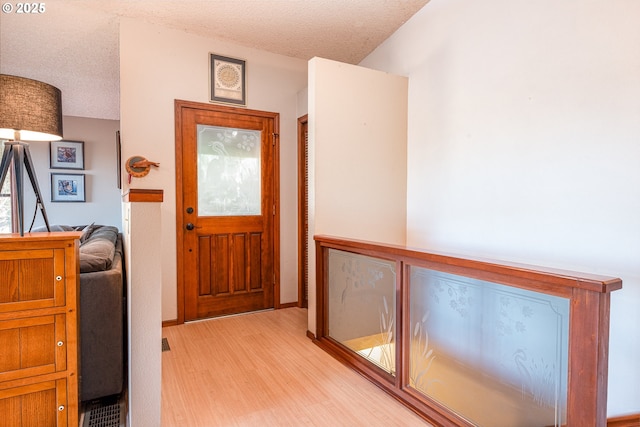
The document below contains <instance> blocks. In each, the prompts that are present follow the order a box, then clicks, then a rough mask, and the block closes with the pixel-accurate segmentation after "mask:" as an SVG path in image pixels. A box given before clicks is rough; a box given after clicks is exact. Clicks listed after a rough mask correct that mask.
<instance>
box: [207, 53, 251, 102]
mask: <svg viewBox="0 0 640 427" xmlns="http://www.w3.org/2000/svg"><path fill="white" fill-rule="evenodd" d="M245 64H246V62H245V61H244V60H242V59H235V58H229V57H226V56H220V55H216V54H213V53H210V54H209V89H210V93H211V102H220V103H223V104H234V105H240V106H244V105H247V82H246V79H245V74H246V71H245Z"/></svg>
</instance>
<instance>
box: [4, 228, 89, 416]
mask: <svg viewBox="0 0 640 427" xmlns="http://www.w3.org/2000/svg"><path fill="white" fill-rule="evenodd" d="M80 235H81V233H79V232H71V233H60V232H55V233H29V234H25V236H24V237H20V235H18V234H4V235H0V427H3V426H11V427H26V426H38V427H50V426H51V427H53V426H55V427H61V426H68V427H76V426H77V425H78V307H79V304H78V297H79V292H78V290H79V286H78V285H79V264H78V247H79V240H78V239H79V237H80Z"/></svg>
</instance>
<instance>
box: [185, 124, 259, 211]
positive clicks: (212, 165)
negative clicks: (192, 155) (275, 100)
mask: <svg viewBox="0 0 640 427" xmlns="http://www.w3.org/2000/svg"><path fill="white" fill-rule="evenodd" d="M197 132H198V216H242V215H260V214H261V203H260V201H261V187H262V184H261V180H260V176H261V173H260V162H261V156H260V150H261V144H260V141H261V132H260V131H258V130H246V129H234V128H226V127H219V126H206V125H198V127H197Z"/></svg>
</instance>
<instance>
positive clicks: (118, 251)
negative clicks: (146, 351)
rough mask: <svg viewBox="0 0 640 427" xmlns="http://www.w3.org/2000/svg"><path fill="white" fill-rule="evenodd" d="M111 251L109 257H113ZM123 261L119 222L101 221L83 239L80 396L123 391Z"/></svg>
mask: <svg viewBox="0 0 640 427" xmlns="http://www.w3.org/2000/svg"><path fill="white" fill-rule="evenodd" d="M111 245H112V246H111ZM99 246H101V247H99ZM109 248H111V249H109ZM96 253H97V254H98V255H96ZM111 254H112V257H111V261H109V255H111ZM123 262H124V259H123V246H122V235H121V234H120V233H119V232H118V229H117V228H115V227H104V226H103V227H98V228H96V229H95V230H93V231H92V232H91V234H90V235H89V236H88V238H87V239H86V240H84V241H81V244H80V400H82V401H87V400H93V399H97V398H100V397H104V396H109V395H112V394H119V393H120V392H121V391H122V388H123V383H124V378H125V377H124V339H125V336H126V335H125V330H124V326H125V295H126V294H125V292H124V290H125V289H124V283H125V282H124V278H125V277H124V268H123V265H124V264H123Z"/></svg>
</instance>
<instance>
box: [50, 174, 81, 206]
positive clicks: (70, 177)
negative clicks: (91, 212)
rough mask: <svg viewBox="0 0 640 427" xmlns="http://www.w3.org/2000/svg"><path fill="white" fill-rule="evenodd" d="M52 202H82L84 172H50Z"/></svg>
mask: <svg viewBox="0 0 640 427" xmlns="http://www.w3.org/2000/svg"><path fill="white" fill-rule="evenodd" d="M51 201H52V202H84V201H85V191H84V174H83V173H69V174H64V173H52V174H51Z"/></svg>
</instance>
